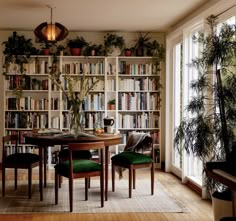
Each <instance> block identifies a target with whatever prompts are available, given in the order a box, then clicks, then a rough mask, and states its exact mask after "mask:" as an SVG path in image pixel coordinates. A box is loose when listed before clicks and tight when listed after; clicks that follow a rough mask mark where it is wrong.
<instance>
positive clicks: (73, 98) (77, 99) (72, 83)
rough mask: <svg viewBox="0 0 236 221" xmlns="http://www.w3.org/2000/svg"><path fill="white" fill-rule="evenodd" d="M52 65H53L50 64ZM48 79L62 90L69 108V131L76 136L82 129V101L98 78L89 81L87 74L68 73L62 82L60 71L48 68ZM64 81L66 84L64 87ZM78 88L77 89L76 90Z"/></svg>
mask: <svg viewBox="0 0 236 221" xmlns="http://www.w3.org/2000/svg"><path fill="white" fill-rule="evenodd" d="M56 62H57V58H56V57H54V61H53V63H56ZM52 67H53V66H52ZM50 69H51V72H50V75H49V77H50V79H51V80H52V82H53V83H54V84H55V85H56V86H57V87H58V88H59V90H61V91H62V93H63V96H64V97H65V98H66V100H67V102H68V104H69V108H70V112H69V114H70V117H69V120H70V122H69V124H70V132H71V133H72V134H74V135H75V136H77V135H78V134H79V133H80V132H82V131H83V130H84V126H85V119H84V110H83V102H84V101H85V98H86V97H87V95H88V94H89V92H90V91H91V90H92V89H93V88H94V87H96V85H97V83H98V82H99V79H95V80H94V81H93V82H91V81H90V78H91V77H90V76H89V75H88V74H85V73H83V74H81V75H76V76H74V75H70V74H64V75H63V77H64V81H63V82H62V77H61V72H57V71H54V70H53V69H54V68H50ZM65 82H66V84H67V86H66V88H65ZM78 88H79V91H78V90H77V89H78Z"/></svg>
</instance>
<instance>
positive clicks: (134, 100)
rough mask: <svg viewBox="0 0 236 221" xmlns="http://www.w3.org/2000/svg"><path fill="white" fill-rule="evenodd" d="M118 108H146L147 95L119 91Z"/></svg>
mask: <svg viewBox="0 0 236 221" xmlns="http://www.w3.org/2000/svg"><path fill="white" fill-rule="evenodd" d="M118 109H119V110H147V95H146V94H143V93H119V95H118Z"/></svg>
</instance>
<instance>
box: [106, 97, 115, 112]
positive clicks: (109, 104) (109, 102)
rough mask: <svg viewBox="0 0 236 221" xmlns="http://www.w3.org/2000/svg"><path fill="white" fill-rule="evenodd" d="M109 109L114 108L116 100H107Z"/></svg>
mask: <svg viewBox="0 0 236 221" xmlns="http://www.w3.org/2000/svg"><path fill="white" fill-rule="evenodd" d="M107 104H108V109H109V110H115V106H116V100H115V99H112V100H109V101H108V102H107Z"/></svg>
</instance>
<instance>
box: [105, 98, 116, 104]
mask: <svg viewBox="0 0 236 221" xmlns="http://www.w3.org/2000/svg"><path fill="white" fill-rule="evenodd" d="M107 104H109V105H112V104H116V99H112V100H109V101H108V102H107Z"/></svg>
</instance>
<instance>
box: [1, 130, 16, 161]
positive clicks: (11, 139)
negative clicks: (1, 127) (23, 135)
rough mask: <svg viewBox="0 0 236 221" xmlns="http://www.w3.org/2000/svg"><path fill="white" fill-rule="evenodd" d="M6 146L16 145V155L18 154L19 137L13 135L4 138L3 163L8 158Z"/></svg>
mask: <svg viewBox="0 0 236 221" xmlns="http://www.w3.org/2000/svg"><path fill="white" fill-rule="evenodd" d="M6 144H9V146H10V145H14V153H17V146H18V136H17V135H16V134H13V135H6V136H3V137H2V162H4V159H5V157H6V156H7V150H6V148H7V145H6ZM11 154H12V153H11Z"/></svg>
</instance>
